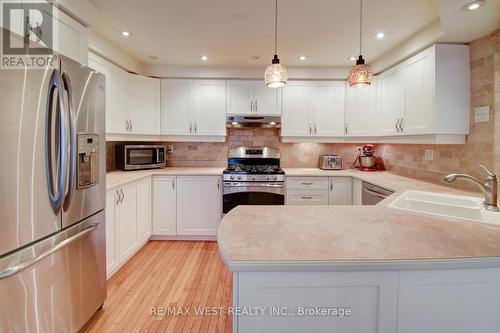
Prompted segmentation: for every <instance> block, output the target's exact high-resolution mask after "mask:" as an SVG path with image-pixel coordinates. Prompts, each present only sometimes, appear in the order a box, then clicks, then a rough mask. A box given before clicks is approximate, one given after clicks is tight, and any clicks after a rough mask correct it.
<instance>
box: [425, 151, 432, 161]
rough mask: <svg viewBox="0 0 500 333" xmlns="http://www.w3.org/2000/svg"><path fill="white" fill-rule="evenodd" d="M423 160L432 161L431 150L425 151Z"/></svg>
mask: <svg viewBox="0 0 500 333" xmlns="http://www.w3.org/2000/svg"><path fill="white" fill-rule="evenodd" d="M424 159H425V160H426V161H432V160H434V150H432V149H426V150H425V151H424Z"/></svg>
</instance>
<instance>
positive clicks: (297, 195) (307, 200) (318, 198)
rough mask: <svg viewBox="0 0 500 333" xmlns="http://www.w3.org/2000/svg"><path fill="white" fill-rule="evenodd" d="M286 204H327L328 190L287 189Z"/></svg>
mask: <svg viewBox="0 0 500 333" xmlns="http://www.w3.org/2000/svg"><path fill="white" fill-rule="evenodd" d="M286 204H287V205H313V206H316V205H328V190H288V191H287V192H286Z"/></svg>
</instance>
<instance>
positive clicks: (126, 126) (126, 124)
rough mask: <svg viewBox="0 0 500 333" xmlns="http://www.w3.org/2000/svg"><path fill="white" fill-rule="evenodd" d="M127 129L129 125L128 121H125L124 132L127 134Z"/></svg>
mask: <svg viewBox="0 0 500 333" xmlns="http://www.w3.org/2000/svg"><path fill="white" fill-rule="evenodd" d="M129 129H130V125H129V123H128V119H125V131H127V132H128V131H129Z"/></svg>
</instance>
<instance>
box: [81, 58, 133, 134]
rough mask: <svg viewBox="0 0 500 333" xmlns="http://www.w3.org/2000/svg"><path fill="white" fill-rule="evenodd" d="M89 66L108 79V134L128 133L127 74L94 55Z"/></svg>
mask: <svg viewBox="0 0 500 333" xmlns="http://www.w3.org/2000/svg"><path fill="white" fill-rule="evenodd" d="M89 66H90V67H91V68H93V69H95V70H96V71H98V72H100V73H102V74H104V76H105V77H106V133H115V134H126V133H128V132H129V131H128V129H129V128H130V127H129V121H128V119H129V115H128V103H127V101H128V97H127V72H126V71H124V70H123V69H121V68H120V67H118V66H116V65H114V64H112V63H110V62H109V61H107V60H105V59H103V58H102V57H99V56H98V55H96V54H94V53H89Z"/></svg>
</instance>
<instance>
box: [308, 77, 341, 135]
mask: <svg viewBox="0 0 500 333" xmlns="http://www.w3.org/2000/svg"><path fill="white" fill-rule="evenodd" d="M345 89H346V86H345V82H343V81H342V82H340V81H317V82H315V83H314V104H313V116H312V118H313V122H314V126H313V131H314V135H316V136H321V137H333V136H343V135H344V113H345Z"/></svg>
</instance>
